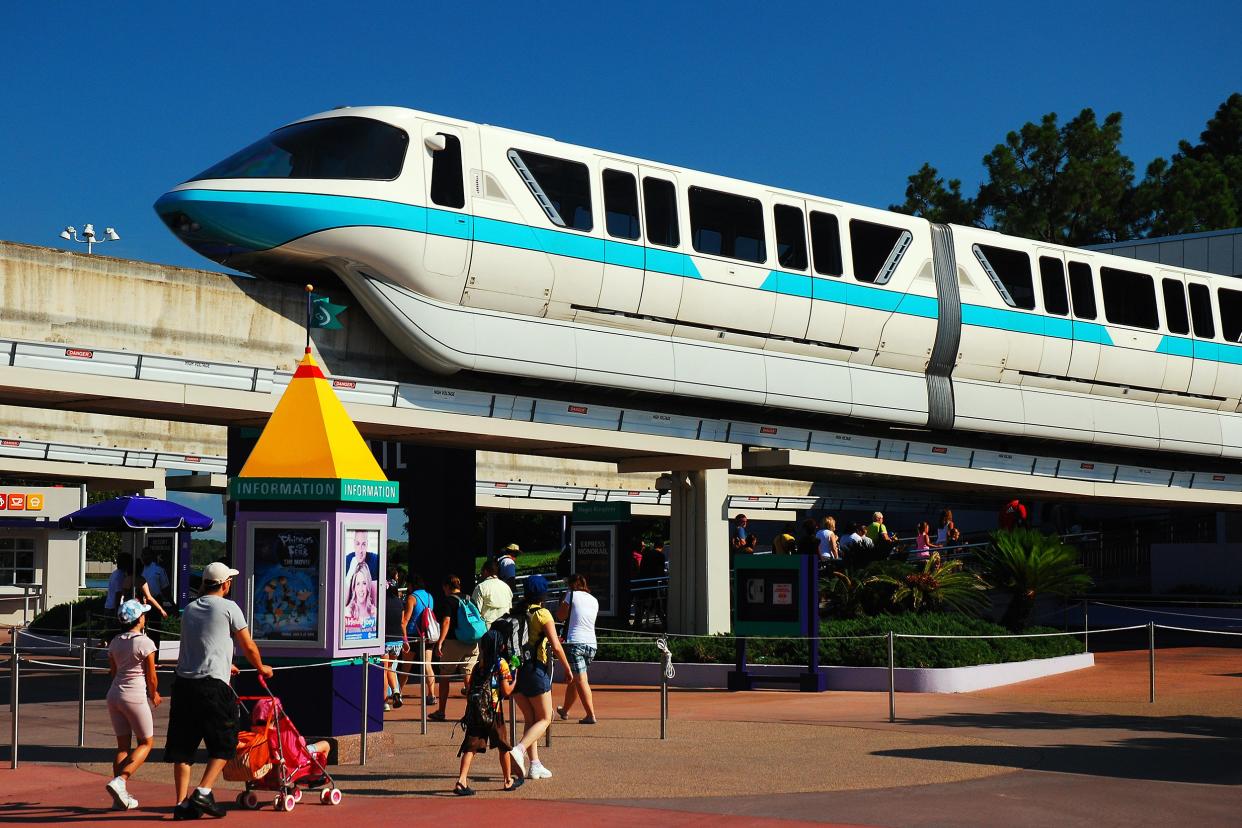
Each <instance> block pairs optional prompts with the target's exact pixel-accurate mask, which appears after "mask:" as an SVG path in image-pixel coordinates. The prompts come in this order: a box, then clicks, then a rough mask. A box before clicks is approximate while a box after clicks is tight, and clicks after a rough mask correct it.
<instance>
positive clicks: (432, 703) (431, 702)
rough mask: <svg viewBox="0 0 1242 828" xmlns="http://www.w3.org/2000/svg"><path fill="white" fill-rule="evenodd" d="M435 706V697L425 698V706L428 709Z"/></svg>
mask: <svg viewBox="0 0 1242 828" xmlns="http://www.w3.org/2000/svg"><path fill="white" fill-rule="evenodd" d="M435 704H436V697H435V696H428V697H427V706H428V707H435Z"/></svg>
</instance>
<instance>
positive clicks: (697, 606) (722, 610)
mask: <svg viewBox="0 0 1242 828" xmlns="http://www.w3.org/2000/svg"><path fill="white" fill-rule="evenodd" d="M728 496H729V473H728V471H727V470H726V469H706V470H702V471H692V472H674V473H673V490H672V521H671V526H672V533H671V534H672V537H671V541H672V549H671V554H670V555H669V578H668V581H669V583H668V628H669V631H670V632H675V633H689V634H695V635H710V634H714V633H721V632H728V631H729V627H730V619H729V527H728V523H727V521H726V515H725V508H726V504H727V502H728Z"/></svg>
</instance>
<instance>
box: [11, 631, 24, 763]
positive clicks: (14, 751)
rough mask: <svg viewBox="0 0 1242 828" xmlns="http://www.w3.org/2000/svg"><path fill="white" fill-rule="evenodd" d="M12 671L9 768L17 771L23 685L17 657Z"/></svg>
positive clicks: (20, 666)
mask: <svg viewBox="0 0 1242 828" xmlns="http://www.w3.org/2000/svg"><path fill="white" fill-rule="evenodd" d="M12 670H13V698H12V701H13V732H12V734H11V739H10V741H9V753H10V756H9V767H10V768H11V769H13V770H17V742H18V734H17V707H18V702H17V691H18V686H19V684H20V683H21V672H22V662H21V659H20V658H19V657H18V656H16V655H15V656H13V665H12Z"/></svg>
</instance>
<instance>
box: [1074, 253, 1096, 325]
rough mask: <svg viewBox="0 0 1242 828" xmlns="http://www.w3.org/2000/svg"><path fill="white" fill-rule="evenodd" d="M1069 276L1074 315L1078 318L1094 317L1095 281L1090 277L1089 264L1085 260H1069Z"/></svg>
mask: <svg viewBox="0 0 1242 828" xmlns="http://www.w3.org/2000/svg"><path fill="white" fill-rule="evenodd" d="M1069 278H1070V298H1071V299H1073V300H1074V316H1077V317H1078V318H1079V319H1095V281H1094V280H1093V279H1092V278H1091V265H1089V264H1087V263H1086V262H1070V263H1069Z"/></svg>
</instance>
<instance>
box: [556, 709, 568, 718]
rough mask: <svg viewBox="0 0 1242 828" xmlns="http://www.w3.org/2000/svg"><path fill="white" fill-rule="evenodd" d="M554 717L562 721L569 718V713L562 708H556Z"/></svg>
mask: <svg viewBox="0 0 1242 828" xmlns="http://www.w3.org/2000/svg"><path fill="white" fill-rule="evenodd" d="M556 715H557V717H558V718H560V719H561V720H562V721H564V720H565V719H568V718H569V711H568V710H566V709H565V708H563V707H558V708H556Z"/></svg>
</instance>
